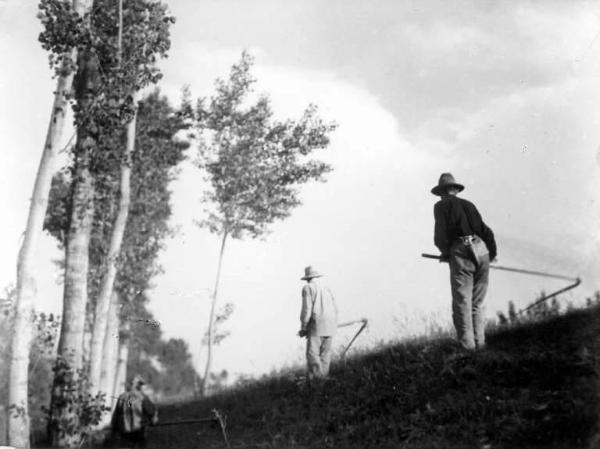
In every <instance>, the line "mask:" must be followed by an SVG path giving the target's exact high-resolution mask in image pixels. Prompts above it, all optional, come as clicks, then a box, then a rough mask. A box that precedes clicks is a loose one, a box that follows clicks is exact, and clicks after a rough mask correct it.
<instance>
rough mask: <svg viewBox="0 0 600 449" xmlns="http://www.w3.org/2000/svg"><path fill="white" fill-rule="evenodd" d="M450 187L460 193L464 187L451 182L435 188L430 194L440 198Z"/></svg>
mask: <svg viewBox="0 0 600 449" xmlns="http://www.w3.org/2000/svg"><path fill="white" fill-rule="evenodd" d="M451 187H453V188H456V189H458V191H459V192H462V191H463V190H465V186H463V185H462V184H458V183H456V182H452V183H449V184H444V185H442V186H440V185H437V186H435V187H434V188H433V189H431V193H433V194H434V195H437V196H441V195H443V194H444V193H446V192H447V191H448V189H449V188H451Z"/></svg>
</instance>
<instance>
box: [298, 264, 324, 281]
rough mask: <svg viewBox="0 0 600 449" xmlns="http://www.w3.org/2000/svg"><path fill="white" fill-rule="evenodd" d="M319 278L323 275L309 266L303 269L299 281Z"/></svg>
mask: <svg viewBox="0 0 600 449" xmlns="http://www.w3.org/2000/svg"><path fill="white" fill-rule="evenodd" d="M321 276H323V275H322V274H321V273H319V272H318V271H317V270H315V269H314V268H313V267H312V266H310V265H309V266H308V267H306V268H305V269H304V277H302V278H300V279H302V280H303V281H308V280H309V279H312V278H320V277H321Z"/></svg>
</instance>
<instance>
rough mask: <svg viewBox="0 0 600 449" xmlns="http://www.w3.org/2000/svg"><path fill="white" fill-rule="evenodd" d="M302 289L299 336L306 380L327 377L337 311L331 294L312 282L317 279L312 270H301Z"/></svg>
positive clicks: (315, 273) (317, 275) (325, 288)
mask: <svg viewBox="0 0 600 449" xmlns="http://www.w3.org/2000/svg"><path fill="white" fill-rule="evenodd" d="M304 273H305V274H304V277H302V280H304V281H306V285H304V287H303V288H302V311H301V312H300V332H298V335H300V336H301V337H306V360H307V363H308V377H309V379H312V378H315V377H326V376H327V375H328V374H329V363H330V361H331V349H332V341H333V336H334V335H335V331H336V329H337V315H338V310H337V306H336V304H335V299H334V298H333V294H332V293H331V290H329V288H328V287H326V286H324V285H321V283H320V282H318V281H316V278H319V277H321V276H322V275H321V274H319V272H317V271H316V270H315V269H313V268H312V267H311V266H308V267H306V268H305V269H304Z"/></svg>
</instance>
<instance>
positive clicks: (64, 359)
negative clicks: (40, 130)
mask: <svg viewBox="0 0 600 449" xmlns="http://www.w3.org/2000/svg"><path fill="white" fill-rule="evenodd" d="M81 140H84V141H85V140H87V138H84V139H79V138H78V146H80V145H84V144H82V142H81ZM84 146H85V145H84ZM78 153H79V154H80V155H81V156H80V157H79V158H78V159H77V160H76V169H75V170H76V176H75V179H74V180H73V184H74V189H73V211H72V214H71V224H70V228H69V234H68V237H67V243H66V261H65V286H64V294H63V313H62V321H61V329H60V338H59V340H58V357H57V362H58V365H62V367H63V369H62V370H58V371H55V373H54V374H55V376H54V388H53V395H52V417H53V419H52V424H51V426H50V432H51V433H52V440H53V443H54V444H55V445H57V446H59V447H74V446H75V445H77V444H78V441H77V440H78V436H77V435H73V436H72V438H71V437H70V438H63V436H62V435H59V433H58V432H57V431H58V430H59V429H58V428H57V427H56V426H55V424H56V423H57V422H69V423H71V424H73V425H74V426H75V427H77V424H76V423H77V421H78V417H77V416H76V415H75V414H73V413H72V412H70V411H69V410H68V409H67V408H64V407H62V408H57V407H58V406H57V404H60V403H61V399H62V398H63V397H64V394H65V390H64V389H63V382H65V381H68V383H69V386H75V385H77V384H78V371H79V370H80V369H81V368H82V367H83V357H82V356H83V345H84V332H85V321H86V305H87V297H88V295H87V275H88V266H89V258H88V248H89V242H90V236H91V230H92V222H93V216H94V205H93V199H94V185H93V179H92V174H91V173H90V171H89V167H88V163H89V161H88V159H89V151H88V148H80V150H79V151H78ZM58 365H57V366H58Z"/></svg>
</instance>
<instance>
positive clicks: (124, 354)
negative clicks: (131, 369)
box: [112, 321, 131, 397]
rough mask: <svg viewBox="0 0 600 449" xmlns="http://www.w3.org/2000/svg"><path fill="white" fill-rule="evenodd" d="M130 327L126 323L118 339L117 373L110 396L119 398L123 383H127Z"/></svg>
mask: <svg viewBox="0 0 600 449" xmlns="http://www.w3.org/2000/svg"><path fill="white" fill-rule="evenodd" d="M130 339H131V338H130V325H129V322H128V321H126V322H125V323H124V324H123V327H122V329H121V332H120V339H119V358H118V359H117V372H116V376H115V384H114V386H113V388H112V391H113V393H112V395H113V396H115V397H119V395H120V394H121V393H123V392H124V391H125V383H126V381H127V361H128V359H129V341H130Z"/></svg>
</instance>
